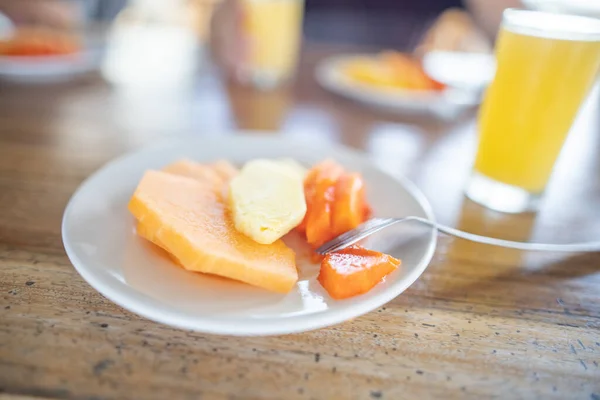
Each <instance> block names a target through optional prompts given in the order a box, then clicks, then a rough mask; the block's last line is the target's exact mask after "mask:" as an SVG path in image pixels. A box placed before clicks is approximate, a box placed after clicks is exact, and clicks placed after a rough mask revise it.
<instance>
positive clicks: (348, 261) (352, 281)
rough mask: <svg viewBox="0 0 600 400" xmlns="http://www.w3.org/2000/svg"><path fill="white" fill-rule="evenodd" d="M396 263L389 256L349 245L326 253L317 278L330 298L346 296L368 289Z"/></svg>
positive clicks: (364, 291)
mask: <svg viewBox="0 0 600 400" xmlns="http://www.w3.org/2000/svg"><path fill="white" fill-rule="evenodd" d="M399 265H400V260H398V259H396V258H394V257H392V256H389V255H387V254H383V253H379V252H377V251H373V250H367V249H364V248H362V247H359V246H352V247H349V248H347V249H343V250H340V251H338V252H335V253H329V254H327V255H326V256H325V258H324V259H323V262H322V263H321V271H320V272H319V277H318V278H317V279H318V281H319V282H320V283H321V285H322V286H323V287H324V288H325V290H327V293H329V295H330V296H331V297H332V298H334V299H337V300H340V299H346V298H348V297H352V296H356V295H359V294H363V293H366V292H368V291H369V290H371V289H372V288H373V287H375V285H377V284H378V283H379V282H381V280H382V279H383V277H384V276H386V275H387V274H389V273H390V272H392V271H394V270H395V269H396V268H398V266H399Z"/></svg>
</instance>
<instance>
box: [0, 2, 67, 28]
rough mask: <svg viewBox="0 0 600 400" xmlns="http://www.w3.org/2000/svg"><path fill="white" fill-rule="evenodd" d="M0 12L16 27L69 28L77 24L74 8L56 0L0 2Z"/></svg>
mask: <svg viewBox="0 0 600 400" xmlns="http://www.w3.org/2000/svg"><path fill="white" fill-rule="evenodd" d="M0 12H2V13H3V14H5V15H6V16H7V17H8V18H9V19H10V20H11V21H12V22H13V23H14V24H16V25H44V26H50V27H54V28H71V27H73V25H74V24H76V23H77V10H76V8H75V7H74V6H73V5H72V4H70V3H68V2H64V1H56V0H18V1H15V0H0Z"/></svg>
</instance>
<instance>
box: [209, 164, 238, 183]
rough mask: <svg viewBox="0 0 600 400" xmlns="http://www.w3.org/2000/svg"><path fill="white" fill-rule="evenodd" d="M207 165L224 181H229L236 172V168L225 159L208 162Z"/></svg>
mask: <svg viewBox="0 0 600 400" xmlns="http://www.w3.org/2000/svg"><path fill="white" fill-rule="evenodd" d="M208 167H209V168H211V169H212V170H213V171H214V172H215V173H216V174H217V175H218V176H219V177H221V179H222V180H223V181H225V182H229V181H230V180H231V179H232V178H233V177H234V176H236V175H237V174H238V169H237V168H236V167H234V166H233V164H231V163H230V162H229V161H226V160H219V161H216V162H214V163H212V164H209V165H208Z"/></svg>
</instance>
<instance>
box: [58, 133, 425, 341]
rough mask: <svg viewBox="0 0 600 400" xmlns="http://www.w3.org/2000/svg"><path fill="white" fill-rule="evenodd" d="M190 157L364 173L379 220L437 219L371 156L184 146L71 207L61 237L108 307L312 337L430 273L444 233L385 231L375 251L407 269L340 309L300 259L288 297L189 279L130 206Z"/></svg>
mask: <svg viewBox="0 0 600 400" xmlns="http://www.w3.org/2000/svg"><path fill="white" fill-rule="evenodd" d="M183 157H187V158H190V159H193V160H197V161H199V162H209V161H212V160H218V159H227V160H230V161H231V162H233V163H236V164H243V163H244V162H245V161H247V160H250V159H253V158H257V157H273V158H274V157H292V158H294V159H296V160H298V161H299V162H301V163H303V164H305V165H307V166H310V165H312V164H314V163H316V162H318V161H321V160H323V159H325V158H327V157H332V158H334V159H335V160H337V161H338V162H340V163H341V164H343V165H345V166H346V167H347V168H349V169H351V170H354V171H358V172H361V173H362V174H363V175H364V178H365V181H366V183H367V188H368V189H367V190H368V197H369V201H370V202H371V204H372V206H373V208H374V212H375V214H376V215H378V216H402V215H418V216H422V217H426V218H430V219H432V218H433V215H432V212H431V210H430V207H429V204H428V202H427V200H426V199H425V198H424V197H423V195H422V194H421V193H420V192H419V191H418V190H417V189H416V188H415V187H414V186H413V185H412V184H411V183H410V182H408V181H406V180H404V179H402V178H398V177H392V176H390V175H387V174H386V173H384V172H382V171H381V170H379V169H378V168H377V167H375V166H374V164H373V163H371V161H369V159H368V158H367V157H365V156H364V155H363V154H360V153H357V152H353V151H350V150H348V149H346V148H330V147H326V146H321V145H319V144H315V143H305V142H297V141H291V140H289V139H286V138H285V137H279V136H272V135H271V136H269V135H264V136H263V135H257V134H256V133H252V134H247V135H240V136H238V135H231V136H220V137H210V138H209V137H202V138H189V139H178V140H172V141H167V142H163V143H161V144H159V145H155V146H153V147H149V148H146V149H142V150H140V151H137V152H135V153H132V154H129V155H126V156H124V157H121V158H119V159H117V160H114V161H112V162H110V163H109V164H107V165H106V166H104V167H103V168H101V169H100V170H99V171H98V172H96V173H95V174H93V175H92V176H91V177H89V178H88V179H87V180H86V181H85V182H84V183H83V184H82V185H81V187H80V188H79V189H78V190H77V191H76V193H75V194H74V195H73V197H72V198H71V200H70V202H69V204H68V206H67V208H66V210H65V214H64V217H63V224H62V236H63V242H64V246H65V249H66V252H67V255H68V256H69V259H70V260H71V262H72V263H73V265H74V266H75V268H76V269H77V271H78V272H79V273H80V274H81V276H82V277H83V278H84V279H85V280H86V281H87V282H88V283H89V284H90V285H91V286H93V287H94V288H95V289H96V290H98V291H99V292H100V293H102V294H103V295H104V296H106V297H107V298H108V299H110V300H112V301H114V302H115V303H117V304H119V305H120V306H122V307H123V308H126V309H128V310H130V311H132V312H134V313H137V314H139V315H141V316H143V317H146V318H148V319H151V320H154V321H157V322H161V323H164V324H167V325H171V326H174V327H179V328H184V329H191V330H196V331H202V332H207V333H214V334H227V335H274V334H286V333H294V332H303V331H308V330H311V329H316V328H320V327H324V326H328V325H332V324H336V323H339V322H342V321H345V320H348V319H350V318H353V317H357V316H359V315H361V314H364V313H366V312H369V311H371V310H373V309H375V308H377V307H379V306H381V305H383V304H385V303H387V302H388V301H390V300H392V299H393V298H394V297H396V296H398V295H399V294H400V293H402V292H403V291H404V290H405V289H406V288H408V287H409V286H410V285H411V284H412V283H413V282H414V281H415V280H416V279H417V278H418V277H419V276H420V275H421V274H422V273H423V271H424V270H425V268H426V267H427V265H428V263H429V261H430V260H431V257H432V254H433V252H434V248H435V243H436V232H435V231H432V230H427V229H422V228H420V227H416V226H409V225H406V226H404V227H402V226H398V228H397V229H393V228H390V230H389V231H386V230H384V231H383V232H382V234H381V235H379V236H377V237H375V238H373V239H371V240H370V242H369V244H368V246H369V247H371V248H375V249H378V250H383V251H386V252H389V253H391V254H392V255H394V256H396V257H399V258H401V259H402V266H401V268H400V269H399V270H397V271H395V272H393V273H392V274H390V275H389V276H388V277H387V278H386V279H385V281H384V282H382V283H380V284H378V285H377V286H376V287H375V288H374V289H373V290H371V291H370V292H369V293H367V294H364V295H361V296H357V297H354V298H351V299H347V300H342V301H336V300H333V299H331V298H330V297H329V296H328V294H327V292H326V291H325V290H324V289H323V288H322V287H321V286H320V285H319V283H318V282H317V280H316V276H317V274H318V266H316V265H311V264H309V263H308V262H307V257H306V256H303V255H302V252H299V253H298V264H299V272H300V273H299V275H300V279H299V281H298V283H297V285H296V287H295V288H294V289H293V290H292V291H291V292H290V293H289V294H287V295H281V294H276V293H270V292H267V291H265V290H262V289H259V288H254V287H251V286H249V285H245V284H242V283H237V282H233V281H228V280H225V279H220V278H216V277H210V276H207V275H202V274H199V273H193V272H189V271H185V270H183V269H182V268H179V267H177V266H175V265H174V264H172V263H171V262H170V261H169V260H168V258H167V257H165V256H164V255H161V253H160V252H158V251H157V250H156V249H155V248H154V247H153V245H151V244H150V243H148V242H146V241H145V240H144V239H142V238H140V237H138V236H137V235H136V233H135V228H134V219H133V217H132V216H131V215H130V214H129V213H128V211H127V203H128V201H129V198H130V197H131V195H132V194H133V191H134V190H135V188H136V186H137V184H138V182H139V180H140V179H141V177H142V175H143V173H144V172H145V171H146V170H148V169H159V168H161V167H163V166H164V165H166V164H168V163H170V162H173V161H175V160H178V159H180V158H183Z"/></svg>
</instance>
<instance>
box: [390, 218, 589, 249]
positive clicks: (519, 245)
mask: <svg viewBox="0 0 600 400" xmlns="http://www.w3.org/2000/svg"><path fill="white" fill-rule="evenodd" d="M404 221H418V222H420V223H422V224H425V225H428V226H430V227H432V228H436V229H437V230H438V231H440V232H443V233H445V234H447V235H450V236H454V237H457V238H461V239H465V240H469V241H471V242H477V243H483V244H489V245H492V246H500V247H506V248H509V249H517V250H527V251H556V252H573V253H575V252H596V251H600V242H588V243H573V244H546V243H525V242H513V241H511V240H504V239H496V238H491V237H487V236H481V235H475V234H473V233H469V232H463V231H460V230H458V229H455V228H451V227H449V226H445V225H441V224H438V223H436V222H432V221H430V220H428V219H425V218H421V217H407V218H397V219H396V218H394V219H392V218H390V219H389V225H387V224H386V225H387V226H390V225H394V224H396V223H398V222H404Z"/></svg>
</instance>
